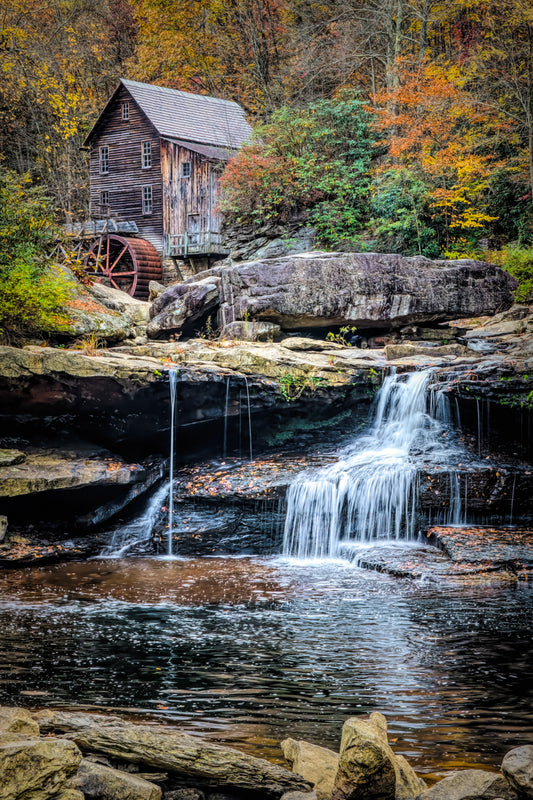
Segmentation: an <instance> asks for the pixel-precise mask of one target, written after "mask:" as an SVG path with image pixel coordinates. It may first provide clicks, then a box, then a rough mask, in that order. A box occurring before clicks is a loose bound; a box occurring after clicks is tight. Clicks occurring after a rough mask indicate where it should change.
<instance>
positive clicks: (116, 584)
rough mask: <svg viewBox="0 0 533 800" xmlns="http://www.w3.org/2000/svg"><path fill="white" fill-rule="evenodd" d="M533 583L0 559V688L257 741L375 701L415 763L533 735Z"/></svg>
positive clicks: (275, 753)
mask: <svg viewBox="0 0 533 800" xmlns="http://www.w3.org/2000/svg"><path fill="white" fill-rule="evenodd" d="M532 620H533V589H532V587H531V586H530V585H528V584H518V585H492V586H485V587H482V586H479V585H467V584H464V585H455V584H439V583H419V582H416V581H406V580H403V581H402V580H398V579H394V578H390V577H387V576H385V575H381V574H378V573H374V572H367V571H364V570H362V569H359V568H358V567H357V566H354V565H352V564H348V563H346V562H343V561H323V562H316V563H298V562H296V561H294V560H292V561H291V560H288V559H285V560H283V559H281V558H262V559H261V558H202V559H188V560H172V561H171V560H157V559H130V560H109V559H108V560H100V561H98V560H96V561H89V562H83V563H69V564H63V565H58V566H54V567H43V568H40V569H36V568H34V569H26V570H17V571H11V572H5V573H3V574H1V575H0V703H2V704H20V705H25V706H28V707H43V706H61V707H67V708H71V709H75V708H83V709H99V710H112V711H119V712H121V713H126V714H128V715H129V716H131V717H132V718H134V719H142V718H146V717H149V718H151V719H164V720H167V721H172V722H173V723H176V724H178V725H180V726H181V727H183V728H184V729H187V730H189V731H192V732H198V733H202V734H204V735H207V736H209V737H210V738H212V739H214V740H216V741H223V742H226V743H232V744H238V745H239V746H240V747H243V748H244V749H246V750H248V751H249V752H252V753H254V754H256V755H265V756H267V757H279V755H280V751H279V750H278V749H277V742H278V741H279V740H280V739H283V738H284V737H286V736H288V735H290V736H293V737H295V738H304V739H307V740H309V741H312V742H315V743H317V744H321V745H324V746H327V747H333V748H336V747H338V744H339V741H340V732H341V727H342V723H343V720H344V719H346V718H347V717H349V716H351V715H354V714H366V713H368V712H370V711H374V710H379V711H382V712H383V713H384V714H386V716H387V718H388V721H389V734H390V739H391V741H392V744H393V747H394V748H395V749H396V750H397V751H398V752H401V753H403V754H404V755H405V756H406V757H407V758H408V759H409V760H410V761H411V762H412V764H413V766H415V768H417V769H418V770H419V771H420V772H422V773H434V772H436V771H438V770H441V769H449V768H452V767H454V766H456V765H458V764H460V765H480V764H487V765H497V764H499V762H500V760H501V757H502V755H503V754H504V753H505V752H506V751H507V750H509V749H510V748H511V747H513V746H515V745H519V744H531V743H533V683H532V682H531V672H532V667H533V645H532V636H531V633H532Z"/></svg>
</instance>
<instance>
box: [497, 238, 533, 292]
mask: <svg viewBox="0 0 533 800" xmlns="http://www.w3.org/2000/svg"><path fill="white" fill-rule="evenodd" d="M485 258H486V260H487V261H492V262H493V263H494V264H498V265H499V266H500V267H501V268H502V269H504V270H506V272H509V273H510V274H511V275H513V276H514V277H515V278H516V279H517V281H518V286H517V288H516V290H515V299H516V302H517V303H528V302H531V301H532V300H533V247H529V248H524V247H512V246H511V245H509V247H505V248H504V249H503V250H500V251H499V252H491V253H487V254H486V256H485Z"/></svg>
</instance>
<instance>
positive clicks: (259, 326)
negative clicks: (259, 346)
mask: <svg viewBox="0 0 533 800" xmlns="http://www.w3.org/2000/svg"><path fill="white" fill-rule="evenodd" d="M220 336H221V338H222V339H237V340H239V341H241V342H268V341H270V342H273V341H274V340H275V339H279V337H280V336H281V328H280V327H279V325H274V323H272V322H245V321H239V320H237V321H236V322H230V323H229V324H228V325H224V327H223V328H222V330H221V332H220Z"/></svg>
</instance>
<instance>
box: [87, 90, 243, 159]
mask: <svg viewBox="0 0 533 800" xmlns="http://www.w3.org/2000/svg"><path fill="white" fill-rule="evenodd" d="M120 83H121V84H122V86H124V87H125V88H126V89H127V90H128V92H129V93H130V94H131V96H132V97H133V99H134V100H135V102H136V103H137V105H138V106H139V107H140V108H141V109H142V111H143V112H144V113H145V114H146V116H147V117H148V119H149V120H150V122H151V123H152V125H153V126H154V127H155V128H156V130H157V131H158V132H159V133H160V134H161V136H164V137H165V138H169V139H181V140H184V141H186V142H196V143H198V144H204V145H214V146H217V147H223V148H230V149H237V148H238V147H240V146H241V144H242V143H243V142H244V141H245V140H246V139H248V138H249V137H250V134H251V131H252V129H251V128H250V126H249V125H248V123H247V122H246V119H245V117H244V111H243V109H242V108H241V107H240V105H238V104H237V103H233V102H232V101H230V100H220V99H219V98H216V97H206V96H204V95H201V94H190V93H189V92H180V91H178V90H177V89H167V88H166V87H164V86H153V85H152V84H149V83H139V82H138V81H128V80H125V79H124V78H123V79H121V81H120ZM113 96H114V95H113ZM106 107H107V106H106ZM104 111H105V110H104ZM101 118H102V115H101V116H100V118H99V120H98V122H99V121H100V119H101ZM98 122H97V123H96V125H95V127H94V128H93V130H92V131H91V133H90V134H89V136H88V137H87V142H88V141H89V139H90V138H91V137H92V133H93V131H94V130H95V128H96V127H97V125H98Z"/></svg>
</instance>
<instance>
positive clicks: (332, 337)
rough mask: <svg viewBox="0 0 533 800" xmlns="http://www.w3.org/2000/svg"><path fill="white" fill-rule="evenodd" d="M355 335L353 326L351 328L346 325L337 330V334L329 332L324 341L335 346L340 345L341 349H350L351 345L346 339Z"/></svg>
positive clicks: (355, 330) (355, 331)
mask: <svg viewBox="0 0 533 800" xmlns="http://www.w3.org/2000/svg"><path fill="white" fill-rule="evenodd" d="M355 333H357V328H356V327H355V325H353V326H352V327H351V328H350V327H349V326H348V325H344V326H343V327H342V328H340V329H339V332H338V333H333V331H330V332H329V333H328V334H326V340H327V341H328V342H335V344H341V345H342V346H343V347H351V346H352V343H351V342H350V341H349V339H348V338H347V337H352V336H353V335H354V334H355Z"/></svg>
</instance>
